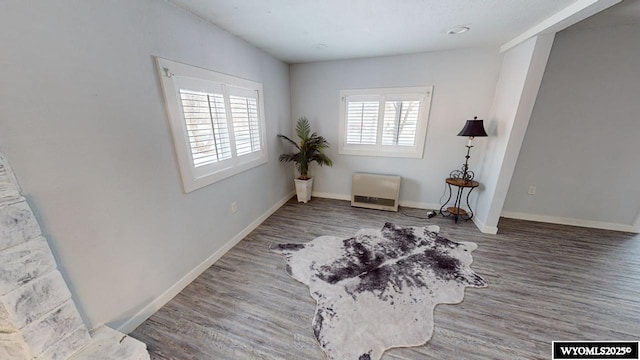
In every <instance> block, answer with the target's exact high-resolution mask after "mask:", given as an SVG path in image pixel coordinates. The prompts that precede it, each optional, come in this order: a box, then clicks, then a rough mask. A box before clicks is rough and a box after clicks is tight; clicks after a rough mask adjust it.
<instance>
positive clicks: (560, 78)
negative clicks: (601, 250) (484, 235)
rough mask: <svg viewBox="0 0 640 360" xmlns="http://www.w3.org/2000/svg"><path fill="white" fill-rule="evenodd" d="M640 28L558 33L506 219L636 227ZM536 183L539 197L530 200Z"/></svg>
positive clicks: (638, 208)
mask: <svg viewBox="0 0 640 360" xmlns="http://www.w3.org/2000/svg"><path fill="white" fill-rule="evenodd" d="M638 39H640V25H627V26H618V27H609V28H595V29H583V30H576V29H569V30H566V31H563V32H561V33H559V34H558V35H557V36H556V40H555V43H554V45H553V48H552V51H551V55H550V59H549V63H548V66H547V68H546V71H545V74H544V78H543V81H542V86H541V88H540V93H539V94H538V100H537V102H536V104H535V107H534V110H533V114H532V118H531V121H530V123H529V127H528V129H527V133H526V136H525V139H524V143H523V145H522V150H521V152H520V155H519V158H518V163H517V166H516V170H515V173H514V176H513V180H512V182H511V186H510V188H509V192H508V196H507V199H506V202H505V206H504V209H503V210H504V215H508V216H516V217H531V216H543V218H542V219H545V217H546V219H547V220H553V218H572V219H581V220H586V221H591V222H593V221H595V222H602V223H611V224H622V225H631V224H633V222H634V220H635V219H636V217H637V215H638V212H639V211H640V187H639V186H638V179H639V178H640V165H638V149H637V147H638V141H639V140H640V120H639V116H640V101H639V94H640V41H638ZM530 185H535V186H536V187H537V192H536V194H535V195H527V190H528V188H529V186H530Z"/></svg>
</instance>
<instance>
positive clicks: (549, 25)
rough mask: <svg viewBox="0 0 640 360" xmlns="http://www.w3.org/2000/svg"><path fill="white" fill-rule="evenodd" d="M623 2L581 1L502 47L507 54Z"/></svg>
mask: <svg viewBox="0 0 640 360" xmlns="http://www.w3.org/2000/svg"><path fill="white" fill-rule="evenodd" d="M621 1H622V0H579V1H577V2H575V3H573V4H571V5H569V6H567V7H566V8H564V9H563V10H561V11H559V12H557V13H555V14H553V15H552V16H550V17H548V18H547V19H545V20H543V21H542V22H540V23H539V24H537V25H535V26H533V27H532V28H530V29H529V30H527V31H525V32H523V33H522V34H520V35H518V36H516V37H515V38H514V39H512V40H510V41H508V42H506V43H505V44H504V45H502V46H501V47H500V52H505V51H507V50H509V49H511V48H513V47H515V46H517V45H519V44H521V43H522V42H524V41H526V40H527V39H530V38H532V37H534V36H536V35H541V34H549V33H556V32H558V31H561V30H563V29H566V28H567V27H569V26H571V25H573V24H575V23H577V22H580V21H582V20H584V19H586V18H588V17H590V16H592V15H595V14H597V13H599V12H600V11H602V10H605V9H607V8H609V7H611V6H613V5H615V4H617V3H619V2H621Z"/></svg>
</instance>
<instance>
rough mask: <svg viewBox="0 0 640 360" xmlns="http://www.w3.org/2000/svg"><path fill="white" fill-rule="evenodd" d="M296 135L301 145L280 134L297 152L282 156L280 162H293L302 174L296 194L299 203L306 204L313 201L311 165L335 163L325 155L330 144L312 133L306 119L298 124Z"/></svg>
mask: <svg viewBox="0 0 640 360" xmlns="http://www.w3.org/2000/svg"><path fill="white" fill-rule="evenodd" d="M296 134H297V135H298V138H300V143H298V142H296V141H293V140H291V139H289V138H288V137H286V136H284V135H282V134H278V137H279V138H280V139H282V140H284V141H286V142H288V143H290V144H292V145H293V146H294V148H295V150H297V152H294V153H291V154H282V155H280V161H282V162H289V161H293V162H294V163H295V165H296V169H297V170H298V172H299V173H300V176H299V177H298V178H297V179H294V181H295V183H296V194H297V196H298V202H303V203H306V202H307V201H309V200H311V189H312V187H313V178H311V177H310V176H309V164H311V162H313V161H315V162H316V163H318V165H320V166H322V165H328V166H332V165H333V162H332V161H331V159H329V157H328V156H327V155H326V154H325V153H324V150H325V149H327V148H328V147H329V142H328V141H327V139H325V138H324V137H322V136H319V135H318V134H316V133H312V132H311V125H309V120H307V118H306V117H304V116H303V117H301V118H300V119H298V122H297V123H296Z"/></svg>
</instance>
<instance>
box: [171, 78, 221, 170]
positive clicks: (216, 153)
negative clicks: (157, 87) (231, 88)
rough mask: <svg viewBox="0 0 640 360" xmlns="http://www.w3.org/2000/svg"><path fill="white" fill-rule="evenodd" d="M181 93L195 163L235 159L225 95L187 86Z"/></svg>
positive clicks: (201, 164) (202, 164)
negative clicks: (232, 155) (230, 138)
mask: <svg viewBox="0 0 640 360" xmlns="http://www.w3.org/2000/svg"><path fill="white" fill-rule="evenodd" d="M179 93H180V100H181V105H182V112H183V114H184V121H185V126H186V130H187V137H188V142H189V148H190V150H191V159H192V161H193V166H194V167H196V168H197V167H201V166H204V165H209V164H213V163H216V162H218V161H222V160H225V159H229V158H231V146H230V143H229V131H228V129H227V119H226V111H225V104H224V96H223V94H222V93H206V92H200V91H193V90H186V89H180V90H179Z"/></svg>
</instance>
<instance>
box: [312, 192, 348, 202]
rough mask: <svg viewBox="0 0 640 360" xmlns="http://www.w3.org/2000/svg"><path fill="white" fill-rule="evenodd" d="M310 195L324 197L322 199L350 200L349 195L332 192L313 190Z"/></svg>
mask: <svg viewBox="0 0 640 360" xmlns="http://www.w3.org/2000/svg"><path fill="white" fill-rule="evenodd" d="M311 196H312V197H313V196H315V197H319V198H324V199H335V200H349V201H351V195H343V194H333V193H324V192H317V191H314V192H312V193H311Z"/></svg>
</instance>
